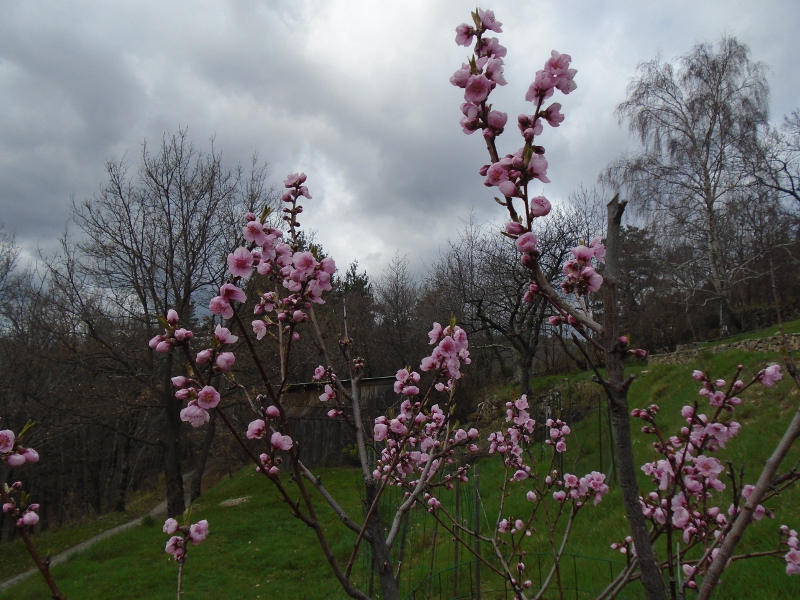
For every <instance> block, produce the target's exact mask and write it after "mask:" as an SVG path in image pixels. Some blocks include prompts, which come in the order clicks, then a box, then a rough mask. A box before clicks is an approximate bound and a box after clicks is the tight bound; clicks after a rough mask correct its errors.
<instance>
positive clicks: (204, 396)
mask: <svg viewBox="0 0 800 600" xmlns="http://www.w3.org/2000/svg"><path fill="white" fill-rule="evenodd" d="M218 404H219V392H218V391H217V390H215V389H214V388H213V387H211V386H210V385H207V386H205V387H204V388H203V389H202V390H200V391H199V392H198V393H197V405H198V406H199V407H200V408H206V409H207V408H215V407H216V406H217V405H218Z"/></svg>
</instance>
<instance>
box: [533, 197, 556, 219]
mask: <svg viewBox="0 0 800 600" xmlns="http://www.w3.org/2000/svg"><path fill="white" fill-rule="evenodd" d="M551 208H552V207H551V205H550V201H549V200H548V199H547V198H545V197H544V196H536V197H535V198H531V216H532V217H544V216H547V215H548V214H550V209H551Z"/></svg>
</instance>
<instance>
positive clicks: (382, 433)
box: [374, 423, 389, 442]
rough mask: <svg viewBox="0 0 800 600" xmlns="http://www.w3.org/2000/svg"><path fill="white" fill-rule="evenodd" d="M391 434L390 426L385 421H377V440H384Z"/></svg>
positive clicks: (375, 433)
mask: <svg viewBox="0 0 800 600" xmlns="http://www.w3.org/2000/svg"><path fill="white" fill-rule="evenodd" d="M388 434H389V426H388V425H386V424H385V423H376V424H375V432H374V435H375V441H376V442H382V441H383V440H385V439H386V436H387V435H388Z"/></svg>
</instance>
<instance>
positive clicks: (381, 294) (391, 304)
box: [374, 252, 422, 365]
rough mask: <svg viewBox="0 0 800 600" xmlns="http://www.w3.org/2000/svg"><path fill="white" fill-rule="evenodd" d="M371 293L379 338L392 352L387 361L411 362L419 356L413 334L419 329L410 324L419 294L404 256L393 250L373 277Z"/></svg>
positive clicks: (416, 340)
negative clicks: (373, 296)
mask: <svg viewBox="0 0 800 600" xmlns="http://www.w3.org/2000/svg"><path fill="white" fill-rule="evenodd" d="M374 292H375V309H376V313H377V318H378V324H379V325H378V327H379V331H380V334H381V340H382V341H383V343H384V345H385V347H386V348H388V349H389V350H390V354H391V355H392V356H391V357H389V358H390V360H389V361H388V362H389V364H395V365H396V364H402V365H412V364H413V361H414V360H416V357H417V356H418V355H419V344H418V343H417V342H418V341H419V339H420V336H419V335H417V334H419V333H420V332H421V331H422V328H421V327H412V325H413V324H414V323H415V316H416V308H417V302H418V301H419V295H420V293H419V286H418V285H417V282H416V281H414V277H413V275H412V274H411V270H410V269H409V265H408V256H405V255H404V256H400V253H399V252H396V253H395V255H394V257H393V258H392V260H391V262H390V263H389V265H388V266H387V267H386V270H384V272H383V273H382V274H381V276H380V277H379V278H378V279H377V280H376V282H375V285H374ZM412 351H413V352H412Z"/></svg>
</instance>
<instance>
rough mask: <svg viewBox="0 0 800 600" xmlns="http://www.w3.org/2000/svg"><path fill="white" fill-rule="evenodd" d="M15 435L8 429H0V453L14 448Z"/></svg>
mask: <svg viewBox="0 0 800 600" xmlns="http://www.w3.org/2000/svg"><path fill="white" fill-rule="evenodd" d="M15 440H16V436H15V435H14V432H13V431H11V430H10V429H3V430H2V431H0V453H5V452H11V450H13V449H14V441H15Z"/></svg>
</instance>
